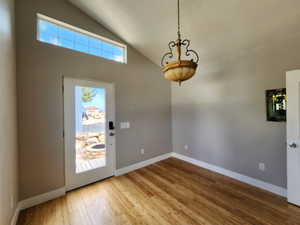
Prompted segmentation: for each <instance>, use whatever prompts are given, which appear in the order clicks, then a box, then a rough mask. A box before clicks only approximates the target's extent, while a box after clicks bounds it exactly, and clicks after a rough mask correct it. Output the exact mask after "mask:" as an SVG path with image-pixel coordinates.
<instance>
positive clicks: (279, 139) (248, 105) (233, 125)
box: [172, 32, 300, 187]
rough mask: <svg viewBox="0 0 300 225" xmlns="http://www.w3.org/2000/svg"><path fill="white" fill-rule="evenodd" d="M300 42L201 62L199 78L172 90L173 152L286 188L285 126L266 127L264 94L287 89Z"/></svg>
mask: <svg viewBox="0 0 300 225" xmlns="http://www.w3.org/2000/svg"><path fill="white" fill-rule="evenodd" d="M299 38H300V34H299V33H298V34H295V33H293V32H290V33H287V35H286V36H285V38H284V40H276V35H275V36H274V38H273V39H270V40H269V41H268V42H267V43H261V44H260V45H259V46H258V47H257V48H252V49H243V50H241V51H240V52H239V53H237V54H236V55H235V56H231V57H230V56H226V58H225V57H223V58H215V59H214V60H212V61H207V62H205V61H204V62H203V61H201V60H200V68H199V71H198V74H197V76H196V77H195V78H193V79H192V80H190V81H188V82H186V83H184V84H183V86H182V87H178V86H176V85H173V86H172V117H173V118H172V121H173V125H172V126H173V139H172V140H173V147H174V151H175V152H177V153H181V154H184V155H187V156H190V157H193V158H195V159H198V160H202V161H205V162H208V163H211V164H214V165H217V166H220V167H223V168H226V169H229V170H232V171H235V172H238V173H242V174H245V175H248V176H250V177H253V178H257V179H260V180H263V181H266V182H269V183H272V184H275V185H278V186H281V187H286V145H285V140H286V133H285V127H286V124H285V123H278V122H277V123H276V122H267V121H266V109H265V90H266V89H273V88H282V87H285V71H287V70H291V69H297V68H299V67H300V42H299ZM185 144H188V145H189V150H187V151H186V150H184V145H185ZM259 162H264V163H265V164H266V170H265V172H262V171H260V170H258V164H259Z"/></svg>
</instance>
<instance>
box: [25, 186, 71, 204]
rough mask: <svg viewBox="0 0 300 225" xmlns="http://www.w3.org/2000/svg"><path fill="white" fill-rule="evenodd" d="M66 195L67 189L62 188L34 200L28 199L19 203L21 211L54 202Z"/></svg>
mask: <svg viewBox="0 0 300 225" xmlns="http://www.w3.org/2000/svg"><path fill="white" fill-rule="evenodd" d="M65 194H66V188H65V187H62V188H59V189H56V190H53V191H50V192H47V193H44V194H41V195H37V196H34V197H32V198H28V199H25V200H22V201H20V202H19V209H20V210H23V209H28V208H30V207H33V206H36V205H39V204H41V203H44V202H47V201H50V200H53V199H55V198H58V197H61V196H64V195H65Z"/></svg>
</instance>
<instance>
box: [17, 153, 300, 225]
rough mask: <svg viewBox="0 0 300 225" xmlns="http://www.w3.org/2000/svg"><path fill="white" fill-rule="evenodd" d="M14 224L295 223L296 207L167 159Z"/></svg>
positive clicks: (298, 218) (299, 214)
mask: <svg viewBox="0 0 300 225" xmlns="http://www.w3.org/2000/svg"><path fill="white" fill-rule="evenodd" d="M18 225H300V208H298V207H296V206H293V205H290V204H288V203H287V202H286V199H284V198H282V197H280V196H277V195H274V194H272V193H269V192H267V191H264V190H260V189H257V188H255V187H252V186H250V185H247V184H245V183H241V182H239V181H237V180H234V179H231V178H228V177H226V176H223V175H220V174H216V173H213V172H211V171H208V170H206V169H203V168H199V167H197V166H194V165H191V164H189V163H186V162H183V161H181V160H178V159H175V158H170V159H167V160H164V161H161V162H159V163H156V164H153V165H150V166H148V167H145V168H142V169H139V170H136V171H134V172H131V173H128V174H125V175H123V176H120V177H112V178H110V179H106V180H104V181H102V182H98V183H95V184H91V185H89V186H86V187H83V188H80V189H77V190H74V191H72V192H69V193H68V194H67V195H66V196H64V197H61V198H59V199H56V200H52V201H49V202H47V203H44V204H41V205H39V206H35V207H32V208H30V209H27V210H24V211H22V212H21V214H20V217H19V221H18Z"/></svg>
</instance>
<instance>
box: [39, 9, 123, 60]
mask: <svg viewBox="0 0 300 225" xmlns="http://www.w3.org/2000/svg"><path fill="white" fill-rule="evenodd" d="M37 38H38V40H39V41H41V42H45V43H48V44H52V45H56V46H59V47H64V48H69V49H72V50H75V51H79V52H84V53H87V54H90V55H95V56H98V57H102V58H105V59H110V60H114V61H117V62H120V63H126V58H127V52H126V45H123V44H120V43H118V42H115V41H112V40H110V39H107V38H104V37H101V36H99V35H96V34H93V33H90V32H88V31H85V30H82V29H80V28H77V27H74V26H71V25H69V24H66V23H63V22H60V21H58V20H55V19H52V18H50V17H47V16H44V15H41V14H38V37H37Z"/></svg>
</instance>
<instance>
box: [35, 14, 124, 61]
mask: <svg viewBox="0 0 300 225" xmlns="http://www.w3.org/2000/svg"><path fill="white" fill-rule="evenodd" d="M39 20H43V21H46V22H48V23H52V24H54V25H56V26H59V27H62V28H66V29H69V30H71V31H73V32H77V33H80V34H83V35H86V36H89V37H92V38H95V39H97V40H100V41H103V42H106V43H109V44H112V45H115V46H118V47H120V48H122V49H123V57H124V62H119V63H123V64H127V45H124V44H121V43H119V42H116V41H113V40H111V39H108V38H105V37H102V36H100V35H97V34H94V33H91V32H89V31H87V30H84V29H81V28H79V27H75V26H72V25H70V24H67V23H64V22H61V21H59V20H56V19H53V18H51V17H48V16H45V15H42V14H40V13H37V40H39V36H40V30H39V28H38V21H39ZM39 41H40V40H39ZM54 46H55V45H54ZM58 47H59V46H58ZM75 51H76V50H75ZM98 57H101V58H104V59H107V58H105V57H102V56H98ZM108 60H109V59H108ZM112 61H115V60H112ZM115 62H117V61H115Z"/></svg>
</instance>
